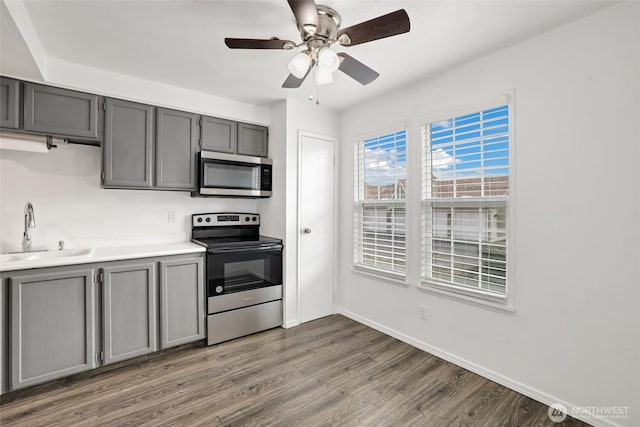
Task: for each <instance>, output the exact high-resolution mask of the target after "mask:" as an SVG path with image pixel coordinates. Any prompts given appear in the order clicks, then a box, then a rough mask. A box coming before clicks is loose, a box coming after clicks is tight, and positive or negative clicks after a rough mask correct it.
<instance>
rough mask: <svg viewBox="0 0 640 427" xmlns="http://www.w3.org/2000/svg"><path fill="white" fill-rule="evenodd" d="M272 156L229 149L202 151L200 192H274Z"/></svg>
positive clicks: (257, 194) (247, 194)
mask: <svg viewBox="0 0 640 427" xmlns="http://www.w3.org/2000/svg"><path fill="white" fill-rule="evenodd" d="M271 173H272V166H271V159H263V158H261V157H250V156H240V155H235V154H226V153H211V152H206V151H203V152H201V153H200V194H201V195H205V196H206V195H208V196H237V197H242V196H244V197H269V196H271Z"/></svg>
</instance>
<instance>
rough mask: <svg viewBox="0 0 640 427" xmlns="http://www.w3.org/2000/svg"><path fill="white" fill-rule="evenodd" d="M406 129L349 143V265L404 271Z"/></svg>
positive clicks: (400, 273) (390, 271)
mask: <svg viewBox="0 0 640 427" xmlns="http://www.w3.org/2000/svg"><path fill="white" fill-rule="evenodd" d="M406 164H407V158H406V131H405V130H401V131H397V132H393V133H389V134H385V135H381V136H379V137H374V138H370V139H366V140H363V141H358V142H356V143H355V144H354V237H353V239H354V265H355V266H357V267H362V268H367V269H373V270H378V271H380V272H389V273H392V274H397V275H403V274H404V272H405V264H406V249H405V239H406V238H405V230H406V227H405V223H406V220H405V218H406Z"/></svg>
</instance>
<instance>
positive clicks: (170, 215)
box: [167, 211, 176, 224]
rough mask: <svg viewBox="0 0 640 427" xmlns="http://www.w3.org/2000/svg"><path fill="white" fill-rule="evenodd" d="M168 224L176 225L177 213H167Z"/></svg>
mask: <svg viewBox="0 0 640 427" xmlns="http://www.w3.org/2000/svg"><path fill="white" fill-rule="evenodd" d="M167 222H168V223H169V224H174V223H175V222H176V211H169V212H168V213H167Z"/></svg>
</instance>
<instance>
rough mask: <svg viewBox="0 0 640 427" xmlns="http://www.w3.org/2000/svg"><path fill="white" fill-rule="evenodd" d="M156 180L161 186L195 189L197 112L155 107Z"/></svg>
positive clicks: (168, 188) (197, 132)
mask: <svg viewBox="0 0 640 427" xmlns="http://www.w3.org/2000/svg"><path fill="white" fill-rule="evenodd" d="M156 112H157V114H156V146H155V147H156V156H155V157H156V163H155V172H156V174H155V175H156V181H155V188H158V189H164V190H190V191H193V190H195V189H196V180H197V178H196V177H197V173H196V170H197V169H196V153H197V152H198V136H199V129H198V117H199V116H198V115H196V114H192V113H185V112H183V111H175V110H168V109H166V108H157V109H156Z"/></svg>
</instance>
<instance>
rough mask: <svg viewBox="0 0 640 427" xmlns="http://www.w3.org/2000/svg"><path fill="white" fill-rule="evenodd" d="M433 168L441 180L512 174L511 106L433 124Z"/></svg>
mask: <svg viewBox="0 0 640 427" xmlns="http://www.w3.org/2000/svg"><path fill="white" fill-rule="evenodd" d="M430 132H431V133H430V136H431V139H430V144H431V152H432V170H433V173H434V175H435V176H436V178H438V179H453V178H473V177H480V176H505V175H508V174H509V106H508V105H504V106H501V107H497V108H491V109H488V110H484V111H481V112H478V113H473V114H467V115H464V116H459V117H455V118H452V119H448V120H443V121H440V122H437V123H433V124H431V129H430Z"/></svg>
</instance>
